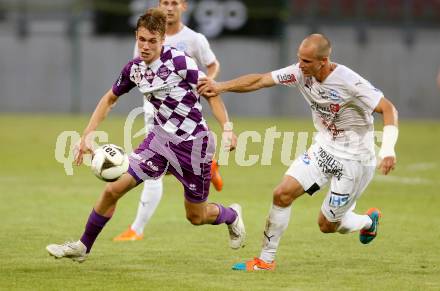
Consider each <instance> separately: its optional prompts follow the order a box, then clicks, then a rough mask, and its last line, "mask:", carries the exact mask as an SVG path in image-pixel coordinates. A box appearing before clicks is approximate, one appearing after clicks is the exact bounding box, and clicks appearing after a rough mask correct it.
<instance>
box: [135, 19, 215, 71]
mask: <svg viewBox="0 0 440 291" xmlns="http://www.w3.org/2000/svg"><path fill="white" fill-rule="evenodd" d="M165 44H166V45H169V46H171V47H174V48H176V49H178V50H179V51H183V52H185V53H186V54H187V55H189V56H190V57H192V58H193V59H195V60H196V62H197V63H198V65H201V66H203V67H207V66H208V65H210V64H212V63H214V62H215V61H216V57H215V55H214V52H213V51H212V50H211V47H210V46H209V43H208V40H207V39H206V37H205V36H204V35H203V34H201V33H198V32H195V31H194V30H192V29H191V28H189V27H187V26H184V27H183V29H182V30H180V31H179V32H178V33H176V34H173V35H166V36H165ZM138 56H139V51H138V47H137V45H135V47H134V53H133V58H137V57H138Z"/></svg>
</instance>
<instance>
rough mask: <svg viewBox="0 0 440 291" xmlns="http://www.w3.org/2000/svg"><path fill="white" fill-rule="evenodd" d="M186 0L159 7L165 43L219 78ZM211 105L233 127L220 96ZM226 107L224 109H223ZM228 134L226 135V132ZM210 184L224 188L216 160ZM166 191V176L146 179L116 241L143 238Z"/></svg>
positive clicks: (149, 112) (148, 108)
mask: <svg viewBox="0 0 440 291" xmlns="http://www.w3.org/2000/svg"><path fill="white" fill-rule="evenodd" d="M187 5H188V4H187V2H186V0H160V1H159V7H160V8H162V9H164V11H165V13H166V15H167V29H166V32H165V44H166V45H169V46H172V47H175V48H177V49H178V50H181V51H184V52H185V53H186V54H188V55H189V56H190V57H192V58H193V59H195V60H196V61H197V63H198V64H199V65H202V66H203V67H205V68H206V74H207V76H208V77H209V78H213V79H214V78H215V77H217V75H218V73H219V70H220V65H219V63H218V61H217V59H216V57H215V55H214V53H213V52H212V50H211V48H210V46H209V43H208V40H207V39H206V37H205V36H204V35H202V34H200V33H197V32H195V31H193V30H192V29H190V28H189V27H187V26H186V25H184V24H183V23H182V13H184V12H185V11H186V9H187ZM138 56H139V50H138V47H137V45H135V48H134V57H135V58H136V57H138ZM211 103H212V106H216V107H218V108H220V110H218V111H214V112H219V113H221V115H215V116H214V117H215V118H216V119H217V120H218V122H219V123H220V124H221V125H222V128H226V129H227V130H228V128H231V124H230V123H229V118H228V115H227V111H226V108H225V106H224V104H223V101H222V99H221V98H217V99H216V100H212V101H211ZM222 108H223V109H222ZM144 113H145V128H146V129H147V130H148V129H149V128H150V127H151V126H152V124H153V115H154V107H153V105H152V104H151V103H150V102H149V101H148V100H144ZM224 136H225V135H224ZM232 139H233V140H232V146H233V147H235V143H236V140H235V136H233V137H232ZM211 167H212V168H211V183H212V184H213V185H214V188H215V189H216V190H217V191H221V189H222V187H223V180H222V178H221V176H220V173H219V170H218V165H217V161H216V160H213V163H212V166H211ZM162 194H163V179H162V178H160V179H157V180H147V181H145V182H144V187H143V190H142V193H141V197H140V201H139V206H138V209H137V213H136V217H135V219H134V221H133V223H132V224H131V225H130V226H129V227H128V229H127V230H125V231H124V232H122V233H121V234H119V235H118V236H116V237H115V238H114V239H113V240H114V241H135V240H141V239H142V238H143V232H144V228H145V225H146V224H147V223H148V222H149V220H150V219H151V217H152V216H153V214H154V212H155V210H156V208H157V206H158V205H159V202H160V200H161V198H162Z"/></svg>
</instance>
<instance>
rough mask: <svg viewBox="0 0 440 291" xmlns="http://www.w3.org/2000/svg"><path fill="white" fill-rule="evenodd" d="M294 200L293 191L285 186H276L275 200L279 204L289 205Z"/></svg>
mask: <svg viewBox="0 0 440 291" xmlns="http://www.w3.org/2000/svg"><path fill="white" fill-rule="evenodd" d="M294 200H295V199H294V195H293V193H290V192H289V191H286V189H285V188H284V187H276V188H275V190H273V201H274V204H275V205H277V206H281V207H288V206H290V205H291V204H292V202H293V201H294Z"/></svg>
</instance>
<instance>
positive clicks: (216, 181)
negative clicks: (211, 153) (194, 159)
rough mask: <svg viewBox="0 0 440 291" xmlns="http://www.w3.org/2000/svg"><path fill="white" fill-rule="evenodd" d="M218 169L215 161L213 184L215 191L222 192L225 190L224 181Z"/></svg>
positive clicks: (212, 169) (213, 163) (213, 161)
mask: <svg viewBox="0 0 440 291" xmlns="http://www.w3.org/2000/svg"><path fill="white" fill-rule="evenodd" d="M218 168H219V165H218V163H217V160H215V159H213V160H212V164H211V183H212V185H214V188H215V190H217V191H218V192H220V191H221V190H222V189H223V179H222V176H221V175H220V171H219V169H218Z"/></svg>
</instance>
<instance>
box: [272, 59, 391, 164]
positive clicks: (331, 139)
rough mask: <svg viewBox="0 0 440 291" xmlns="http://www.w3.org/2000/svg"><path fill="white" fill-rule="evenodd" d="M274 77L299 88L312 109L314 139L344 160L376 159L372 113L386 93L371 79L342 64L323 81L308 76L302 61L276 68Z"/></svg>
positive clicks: (280, 81) (284, 83)
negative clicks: (315, 131)
mask: <svg viewBox="0 0 440 291" xmlns="http://www.w3.org/2000/svg"><path fill="white" fill-rule="evenodd" d="M272 78H273V80H274V81H275V83H277V84H282V85H286V86H295V87H297V88H298V89H299V91H300V92H301V94H302V95H303V96H304V98H305V99H306V101H307V102H308V103H309V105H310V109H311V111H312V116H313V122H314V125H315V128H316V130H317V131H318V134H317V135H316V137H315V142H316V143H317V144H318V145H320V146H321V147H322V148H323V149H325V150H326V151H328V152H329V153H331V154H333V155H334V156H336V157H340V158H343V159H350V160H358V161H369V160H373V159H374V156H375V153H374V125H373V121H374V118H373V115H372V113H373V111H374V109H375V108H376V106H377V104H378V103H379V101H380V99H381V98H382V97H383V93H382V92H381V91H380V90H378V89H376V88H374V87H373V86H372V85H371V84H370V82H368V81H367V80H365V79H364V78H362V77H361V76H360V75H359V74H357V73H355V72H354V71H352V70H351V69H349V68H347V67H346V66H343V65H339V64H338V65H337V67H336V68H335V70H334V71H333V72H331V73H330V75H328V76H327V78H326V79H325V80H324V81H323V82H322V83H320V82H318V81H317V80H316V79H315V78H314V77H305V76H304V75H303V73H302V71H301V70H300V68H299V64H294V65H291V66H288V67H286V68H283V69H280V70H276V71H273V72H272Z"/></svg>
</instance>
